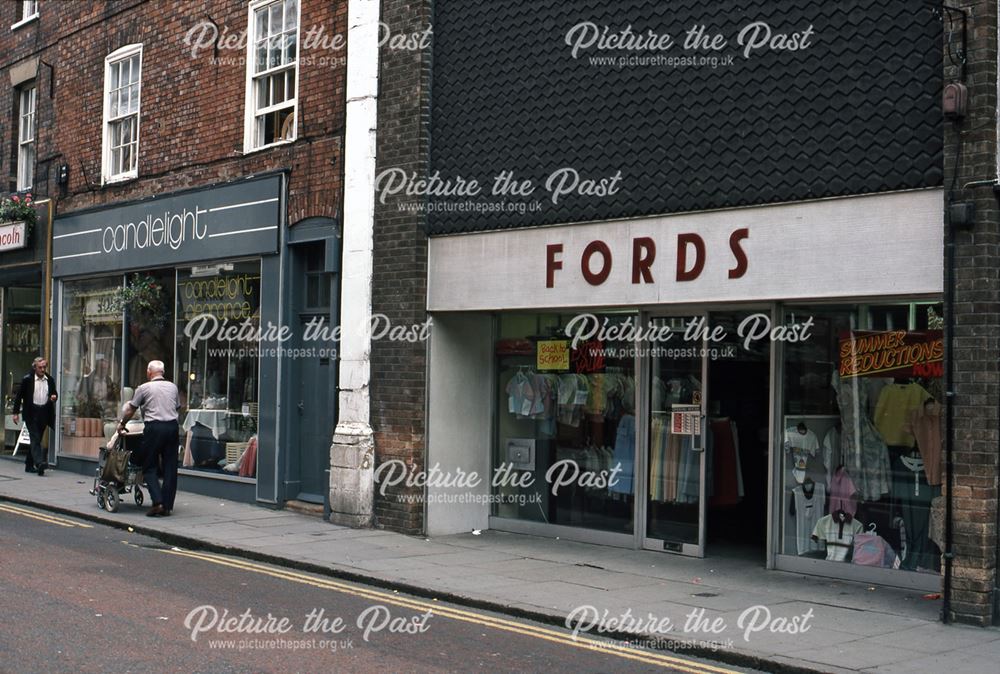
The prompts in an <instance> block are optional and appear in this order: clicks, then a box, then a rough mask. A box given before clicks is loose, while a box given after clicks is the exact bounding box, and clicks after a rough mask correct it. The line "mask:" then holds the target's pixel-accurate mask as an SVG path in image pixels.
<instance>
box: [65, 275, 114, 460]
mask: <svg viewBox="0 0 1000 674" xmlns="http://www.w3.org/2000/svg"><path fill="white" fill-rule="evenodd" d="M121 282H122V281H121V277H118V276H116V277H113V278H106V279H95V280H86V281H67V282H66V283H64V284H63V294H62V317H63V318H62V326H63V327H62V346H61V350H60V353H61V362H60V366H59V369H58V371H57V372H56V375H55V376H56V384H57V385H58V387H59V391H60V398H59V403H60V405H61V413H60V420H61V426H60V429H59V432H60V434H61V436H62V437H61V444H60V448H61V449H60V452H61V454H64V455H70V456H82V457H90V458H97V456H98V454H99V451H100V447H101V445H103V444H104V443H105V438H107V437H110V435H111V433H113V432H114V426H115V421H116V419H117V418H118V416H119V414H120V410H121V407H122V405H123V404H124V403H125V402H128V400H130V399H131V397H132V389H130V388H124V387H123V385H122V371H123V365H122V314H121V311H120V309H119V308H118V306H117V304H116V299H115V298H116V296H117V294H118V292H119V289H120V288H121ZM53 370H55V368H53Z"/></svg>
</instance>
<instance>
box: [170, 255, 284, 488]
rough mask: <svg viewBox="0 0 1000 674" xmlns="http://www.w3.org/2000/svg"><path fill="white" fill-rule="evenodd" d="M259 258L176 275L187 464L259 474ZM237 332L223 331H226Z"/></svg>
mask: <svg viewBox="0 0 1000 674" xmlns="http://www.w3.org/2000/svg"><path fill="white" fill-rule="evenodd" d="M259 325H260V262H259V261H253V262H237V263H225V264H219V265H208V266H202V267H192V268H186V269H180V270H178V272H177V327H176V332H177V379H176V381H177V384H178V387H179V388H180V392H181V415H180V421H181V434H182V438H181V442H182V445H183V452H184V456H183V460H182V461H181V465H182V466H183V467H184V468H185V469H190V470H195V471H199V472H211V473H220V474H228V475H234V476H242V477H250V478H252V477H256V470H257V468H256V456H257V424H258V401H259V398H258V382H259V373H260V368H259V362H260V349H261V348H268V346H269V345H267V344H261V343H259V342H258V340H257V331H258V330H259ZM222 327H229V328H231V329H232V330H231V332H229V333H226V334H221V335H220V334H219V333H220V328H222Z"/></svg>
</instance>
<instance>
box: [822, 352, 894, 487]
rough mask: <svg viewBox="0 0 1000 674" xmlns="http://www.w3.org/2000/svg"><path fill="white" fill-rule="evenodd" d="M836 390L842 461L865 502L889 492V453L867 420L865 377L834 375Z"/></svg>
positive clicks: (834, 387)
mask: <svg viewBox="0 0 1000 674" xmlns="http://www.w3.org/2000/svg"><path fill="white" fill-rule="evenodd" d="M832 384H833V390H834V391H835V392H836V394H837V406H838V407H839V408H840V419H841V434H840V447H841V460H842V461H843V463H844V467H845V468H847V472H848V473H850V475H851V477H852V478H853V479H854V483H855V485H857V487H858V492H859V494H860V495H861V498H863V499H864V500H865V501H877V500H879V499H880V498H882V495H883V494H887V493H889V472H890V471H889V450H888V448H887V447H886V444H885V442H884V441H883V440H882V436H881V435H879V433H878V431H877V430H876V429H875V426H874V424H872V421H871V419H869V418H868V414H867V412H866V410H867V409H868V384H867V381H866V380H865V379H864V378H863V377H851V378H847V379H841V378H840V376H839V375H838V374H837V373H836V372H834V374H833V381H832Z"/></svg>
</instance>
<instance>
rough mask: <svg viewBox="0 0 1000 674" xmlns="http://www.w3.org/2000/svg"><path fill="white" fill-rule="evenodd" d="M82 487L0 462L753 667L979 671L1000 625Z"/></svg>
mask: <svg viewBox="0 0 1000 674" xmlns="http://www.w3.org/2000/svg"><path fill="white" fill-rule="evenodd" d="M91 484H92V479H90V478H89V477H87V476H80V475H78V474H75V473H68V472H65V471H59V470H51V471H49V472H48V473H47V474H46V475H45V476H44V477H42V478H38V477H37V476H31V475H25V474H24V472H23V469H21V466H20V464H18V463H16V462H13V461H10V460H0V500H2V499H7V500H15V501H20V502H26V503H29V504H32V505H35V506H37V507H40V508H47V509H50V510H55V511H59V512H68V513H72V514H78V515H79V516H81V517H85V518H91V519H96V520H98V521H102V522H107V523H109V524H112V525H114V526H119V527H124V526H133V527H135V528H136V529H137V530H140V531H143V532H145V533H150V534H151V535H153V536H157V535H160V536H164V537H165V540H168V541H176V540H177V538H181V540H184V539H186V540H188V541H191V542H192V543H193V544H194V543H198V544H201V545H206V544H207V545H215V546H217V547H218V548H220V549H224V550H225V551H226V552H227V553H228V554H234V555H240V554H244V555H246V556H251V557H260V556H263V557H264V558H266V559H268V560H269V561H272V562H275V563H278V564H282V563H286V564H291V565H299V564H308V565H311V566H313V567H315V568H317V569H318V570H322V571H325V572H326V573H329V574H333V575H341V576H349V577H352V578H367V579H369V580H370V581H371V582H373V583H377V584H379V585H387V586H396V587H399V588H401V589H404V588H407V589H416V590H417V591H419V592H422V593H424V594H427V595H429V596H440V597H445V598H448V599H451V600H453V601H458V602H467V603H477V604H478V603H485V604H488V605H490V606H493V607H494V608H495V610H498V611H501V612H518V613H521V614H523V613H529V614H532V615H534V616H536V617H538V618H539V619H544V620H549V621H552V622H557V623H560V624H563V623H565V620H566V617H567V615H568V614H569V613H570V612H571V611H573V610H574V609H576V608H578V607H579V606H581V605H584V604H589V605H593V606H594V607H595V609H596V610H599V611H601V612H604V611H606V612H607V615H609V616H617V615H622V614H624V613H625V612H626V611H629V612H631V614H632V615H641V616H644V615H647V614H649V615H652V616H656V617H670V618H671V620H672V621H673V622H674V624H675V625H679V626H682V625H683V624H684V620H685V617H686V616H687V615H688V614H689V613H690V612H692V611H701V613H700V614H699V615H701V616H702V617H704V618H708V619H710V620H714V619H716V618H722V619H723V620H724V622H725V623H726V625H727V629H726V632H725V633H724V634H722V635H707V634H702V633H680V634H677V635H676V636H677V638H679V639H684V640H689V641H690V640H694V641H702V642H708V641H712V640H713V638H714V639H717V640H719V641H720V642H721V641H722V639H721V638H720V637H724V638H726V639H732V640H733V645H732V651H733V652H732V653H729V654H728V655H729V656H738V657H740V658H743V659H744V660H745V661H746V662H747V663H750V662H757V666H758V668H761V667H760V664H759V663H760V662H765V663H772V665H773V666H768V667H763V669H765V670H766V671H770V670H772V669H777V668H778V667H779V666H780V667H786V668H790V669H793V670H798V671H821V672H878V673H879V674H896V673H902V672H907V673H909V672H938V671H944V672H947V673H948V674H964V673H965V672H970V673H971V672H976V674H979V673H981V672H986V671H989V672H993V671H997V663H998V662H1000V630H998V629H994V628H990V629H983V628H973V627H966V626H946V625H942V624H941V623H940V622H938V614H939V611H940V601H936V600H935V601H928V600H925V599H923V598H922V597H923V595H922V594H921V593H920V592H916V591H909V590H901V589H894V588H886V587H874V586H869V585H865V584H862V583H853V582H848V581H839V580H835V579H828V578H818V577H810V576H803V575H801V574H792V573H782V572H777V571H768V570H766V569H764V568H763V564H762V563H761V562H760V561H758V560H750V561H747V560H743V559H735V558H725V557H718V558H708V559H694V558H685V557H679V556H674V555H668V554H665V553H658V552H652V551H637V550H626V549H621V548H609V547H604V546H596V545H588V544H585V543H577V542H573V541H566V540H561V539H559V538H553V537H536V536H525V535H519V534H511V533H505V532H496V531H484V532H482V533H481V535H473V534H472V533H471V532H470V533H465V534H458V535H454V536H443V537H432V538H428V537H414V536H404V535H401V534H397V533H393V532H389V531H383V530H379V529H349V528H344V527H338V526H335V525H332V524H330V523H327V522H324V521H322V520H321V519H320V518H318V517H315V516H310V515H306V514H302V513H295V512H290V511H282V510H274V509H273V508H266V507H257V506H253V505H249V504H243V503H236V502H230V501H225V500H222V499H218V498H212V497H206V496H201V495H197V494H190V493H183V492H182V493H180V494H178V500H177V505H176V507H175V511H174V515H173V516H171V517H169V518H147V517H145V516H144V515H145V510H146V509H145V508H137V507H136V506H135V505H134V504H133V503H132V501H131V497H130V496H126V497H125V500H124V502H123V505H122V508H121V510H120V511H119V512H118V513H113V514H111V513H105V512H103V511H101V510H99V509H98V508H97V504H96V500H95V498H94V497H93V496H92V495H90V494H88V493H87V491H88V490H89V488H90V486H91ZM170 537H173V538H170ZM755 605H763V606H767V607H768V608H769V610H771V611H772V613H773V614H774V615H776V616H777V615H801V614H803V613H804V612H805V611H808V610H809V609H812V611H813V616H814V617H813V619H812V621H813V622H812V629H810V630H808V631H806V632H803V633H800V634H796V635H789V634H785V633H780V632H778V633H772V632H770V631H765V632H759V633H755V634H753V635H751V637H750V640H749V641H744V640H743V638H742V630H740V629H738V624H737V622H738V620H739V617H740V615H742V614H743V613H744V612H745V611H746V610H747V609H748V608H750V607H752V606H755ZM654 636H655V635H654ZM705 655H707V656H709V657H710V654H709V653H705ZM754 659H756V660H754Z"/></svg>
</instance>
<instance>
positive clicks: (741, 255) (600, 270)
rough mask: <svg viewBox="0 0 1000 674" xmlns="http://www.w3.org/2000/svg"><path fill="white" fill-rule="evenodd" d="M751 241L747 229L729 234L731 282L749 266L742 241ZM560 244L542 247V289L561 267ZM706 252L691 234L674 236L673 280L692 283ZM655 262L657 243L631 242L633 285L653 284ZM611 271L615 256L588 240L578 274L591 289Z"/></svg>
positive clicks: (643, 239)
mask: <svg viewBox="0 0 1000 674" xmlns="http://www.w3.org/2000/svg"><path fill="white" fill-rule="evenodd" d="M748 238H750V230H749V229H748V228H746V227H743V228H741V229H737V230H734V231H733V232H732V233H731V234H730V235H729V253H730V255H731V256H732V261H733V266H732V267H730V269H729V271H728V274H729V278H731V279H738V278H742V277H743V276H744V275H745V274H746V273H747V269H748V268H749V267H750V261H749V259H748V258H747V254H746V251H745V250H744V248H743V245H742V244H743V241H745V240H746V239H748ZM562 254H563V244H561V243H550V244H548V245H547V246H546V247H545V287H546V288H554V287H555V283H556V272H557V271H561V270H562V268H563V259H562ZM708 255H709V252H708V250H707V249H706V247H705V240H704V239H703V238H702V237H701V236H700V235H698V234H695V233H693V232H683V233H681V234H678V235H677V247H676V256H675V259H676V263H677V264H676V268H675V272H674V280H676V281H678V282H685V281H694V280H695V279H697V278H698V277H699V276H701V273H702V271H704V269H705V262H706V260H707V259H708ZM655 262H656V241H654V240H653V239H652V238H650V237H648V236H641V237H636V238H633V239H632V260H631V280H632V285H639V284H643V283H655V279H654V276H653V264H654V263H655ZM613 269H614V255H613V254H612V252H611V247H610V246H609V245H608V244H607V243H605V242H604V241H601V240H600V239H596V240H594V241H591V242H590V243H588V244H587V245H586V247H585V248H584V249H583V252H582V253H581V254H580V274H581V276H583V278H584V280H585V281H587V283H589V284H590V285H592V286H599V285H601V284H603V283H604V282H605V281H607V280H608V277H610V276H611V272H612V270H613Z"/></svg>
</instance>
